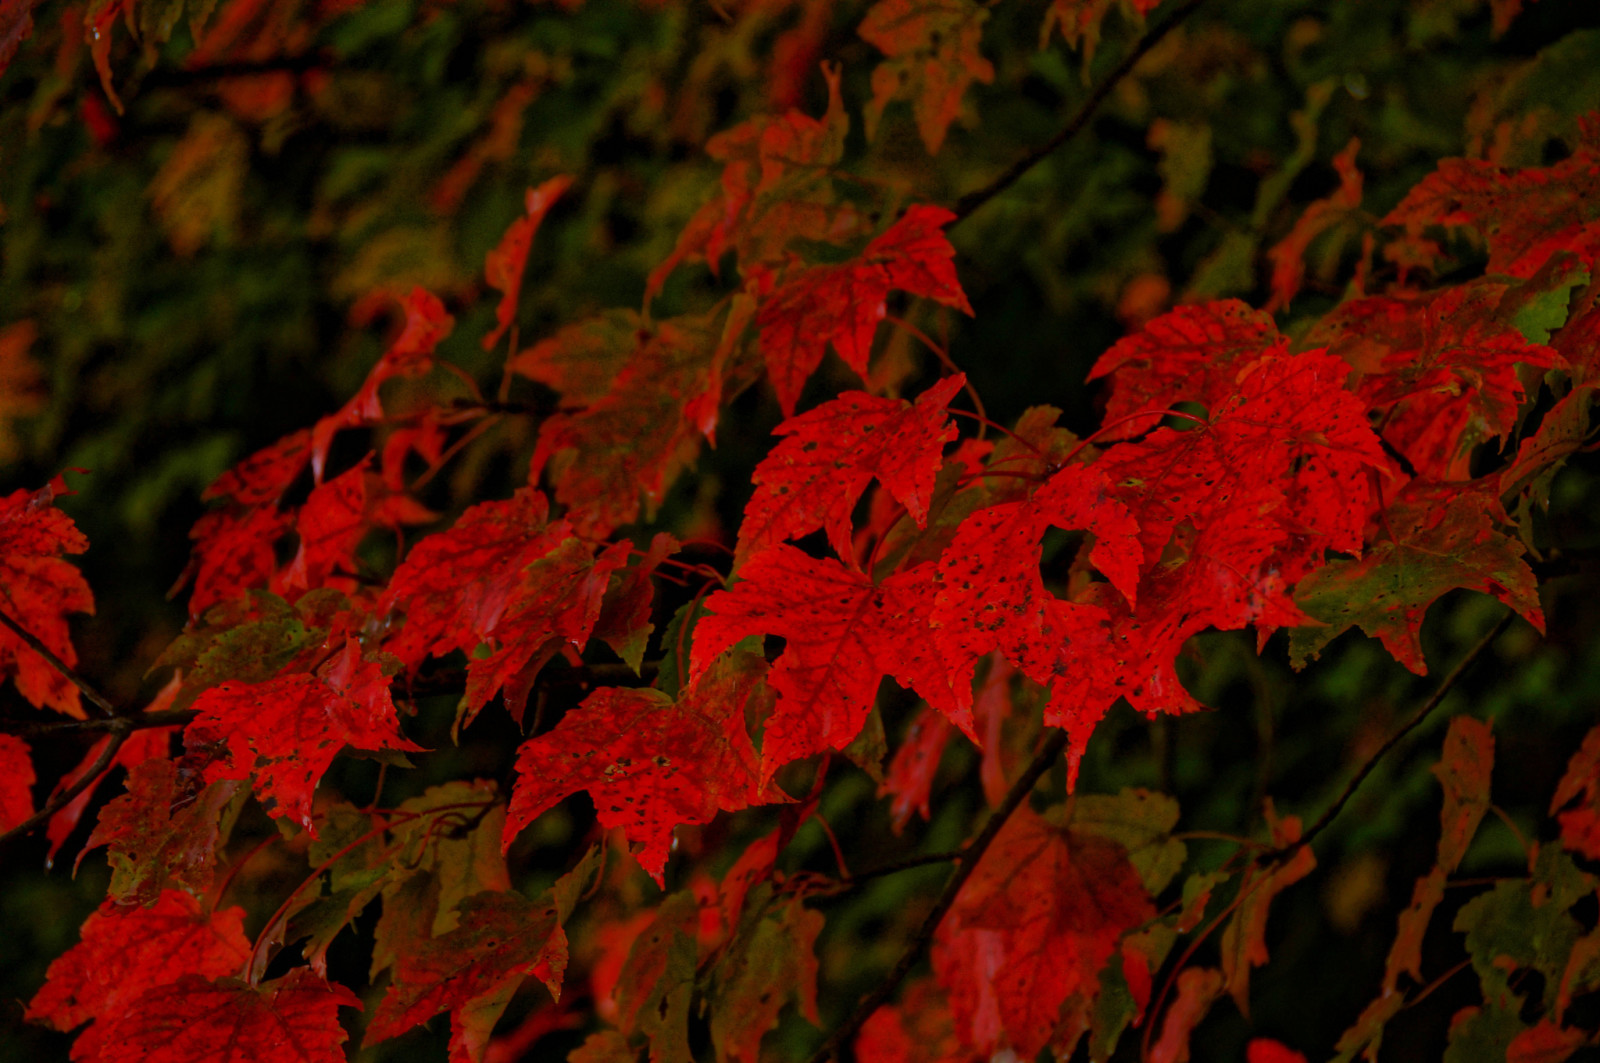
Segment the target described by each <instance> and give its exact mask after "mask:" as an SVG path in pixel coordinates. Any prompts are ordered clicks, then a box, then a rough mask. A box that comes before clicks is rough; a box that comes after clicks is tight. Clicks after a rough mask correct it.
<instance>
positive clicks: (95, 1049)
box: [26, 889, 250, 1060]
mask: <svg viewBox="0 0 1600 1063" xmlns="http://www.w3.org/2000/svg"><path fill="white" fill-rule="evenodd" d="M249 955H250V939H249V938H247V937H246V936H245V933H244V909H243V908H237V907H235V908H225V909H223V910H221V911H216V912H212V911H206V910H204V909H203V908H202V907H201V905H200V902H199V901H198V900H196V899H195V898H194V897H193V896H192V895H191V894H189V893H186V892H184V891H182V890H172V889H169V890H162V891H161V894H160V896H158V897H157V898H156V901H155V903H154V904H152V905H150V906H149V907H145V908H140V907H125V906H122V905H118V904H117V903H116V902H114V901H110V900H107V901H106V902H105V903H103V904H102V905H101V906H100V908H99V910H98V911H96V912H95V913H94V914H92V915H90V916H89V918H88V919H87V920H86V921H85V922H84V924H83V929H82V931H81V932H80V934H79V941H78V943H77V944H76V945H74V946H73V947H72V948H70V949H68V950H67V951H66V952H65V953H63V954H62V955H61V956H60V957H58V958H57V959H56V960H54V961H53V962H52V963H51V964H50V969H49V970H48V971H47V972H45V984H44V987H43V988H42V989H40V990H39V992H38V993H37V994H36V995H35V996H34V998H33V1000H32V1001H31V1002H30V1003H29V1004H28V1012H27V1015H26V1018H27V1019H28V1021H29V1022H38V1023H43V1024H45V1025H48V1026H50V1027H52V1028H54V1029H57V1030H61V1031H63V1032H65V1031H68V1030H71V1029H73V1028H75V1027H78V1026H82V1025H83V1024H84V1023H86V1022H87V1023H92V1025H91V1026H90V1027H89V1028H88V1029H87V1030H85V1031H84V1032H83V1033H82V1034H81V1035H79V1037H78V1040H77V1042H76V1043H75V1044H74V1045H73V1048H72V1058H73V1059H75V1060H79V1059H90V1060H92V1059H96V1058H99V1056H100V1054H101V1051H102V1049H103V1047H104V1041H105V1036H104V1035H105V1031H106V1028H107V1027H109V1026H111V1025H114V1024H115V1023H116V1022H117V1020H118V1017H119V1016H121V1015H122V1014H124V1013H125V1012H126V1010H127V1009H128V1007H129V1005H130V1004H132V1003H133V1001H135V1000H136V999H138V998H139V997H140V996H141V995H142V994H143V993H145V992H146V991H148V990H151V989H155V988H158V987H161V986H165V985H170V984H172V983H173V982H176V981H178V980H179V979H180V978H182V977H184V976H185V975H197V976H199V977H201V978H221V977H223V976H224V975H228V974H231V973H233V972H235V971H238V970H239V969H240V968H242V967H243V966H244V964H245V961H246V960H247V959H248V958H249Z"/></svg>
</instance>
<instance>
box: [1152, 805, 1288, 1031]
mask: <svg viewBox="0 0 1600 1063" xmlns="http://www.w3.org/2000/svg"><path fill="white" fill-rule="evenodd" d="M1267 820H1268V822H1269V823H1270V824H1271V826H1272V841H1273V844H1275V845H1289V844H1291V843H1293V842H1297V841H1299V840H1300V819H1299V817H1297V816H1285V817H1284V818H1283V819H1281V820H1278V819H1275V818H1274V817H1273V816H1272V814H1271V810H1270V808H1269V809H1268V815H1267ZM1316 866H1317V855H1316V853H1314V852H1312V851H1311V846H1309V845H1302V846H1300V847H1299V848H1297V849H1296V850H1295V851H1294V854H1293V855H1292V856H1290V857H1289V858H1288V860H1287V861H1285V862H1283V863H1277V864H1271V865H1269V866H1267V867H1265V868H1260V867H1255V866H1252V867H1251V868H1250V870H1249V871H1247V872H1246V873H1245V876H1244V879H1243V881H1241V882H1240V883H1239V894H1240V897H1241V900H1240V901H1239V907H1238V910H1237V911H1236V912H1235V913H1234V915H1233V918H1231V919H1229V920H1228V925H1227V926H1225V927H1223V930H1222V940H1221V942H1220V946H1219V947H1220V950H1221V952H1222V976H1223V980H1224V982H1223V984H1224V986H1225V987H1226V988H1227V990H1228V992H1230V993H1232V994H1233V1001H1234V1003H1235V1004H1237V1005H1238V1006H1239V1011H1240V1013H1241V1014H1243V1015H1246V1016H1248V1015H1249V1014H1250V969H1251V968H1252V967H1259V966H1261V965H1262V964H1263V963H1266V962H1267V960H1268V959H1269V958H1270V957H1269V955H1268V953H1267V912H1268V910H1269V909H1270V908H1271V906H1272V902H1273V901H1274V900H1275V899H1277V896H1278V894H1280V893H1282V892H1283V891H1284V890H1286V889H1288V888H1289V887H1290V886H1292V885H1294V884H1295V883H1296V882H1299V881H1300V880H1301V879H1303V878H1305V877H1306V876H1307V875H1309V874H1311V872H1312V871H1313V870H1315V869H1316ZM1179 989H1180V991H1181V990H1182V986H1179ZM1174 1007H1176V1005H1174Z"/></svg>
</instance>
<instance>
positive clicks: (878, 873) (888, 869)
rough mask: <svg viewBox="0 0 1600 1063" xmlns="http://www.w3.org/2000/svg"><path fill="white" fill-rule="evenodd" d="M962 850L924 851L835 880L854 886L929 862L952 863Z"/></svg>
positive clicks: (957, 858) (960, 855)
mask: <svg viewBox="0 0 1600 1063" xmlns="http://www.w3.org/2000/svg"><path fill="white" fill-rule="evenodd" d="M962 852H963V851H962V850H960V849H956V850H952V851H950V852H945V853H924V854H923V855H922V856H908V857H906V858H905V859H904V860H896V861H894V863H892V864H884V865H883V866H882V867H874V868H869V869H868V870H866V871H858V872H856V873H855V874H854V875H846V876H844V877H843V878H840V879H838V880H837V881H838V883H839V885H841V886H854V885H856V884H858V883H861V882H867V881H869V880H871V879H875V878H884V877H886V876H888V875H898V874H899V873H900V872H902V871H910V870H912V869H913V868H918V867H928V866H929V865H931V864H949V863H954V862H955V861H957V860H960V859H961V857H962Z"/></svg>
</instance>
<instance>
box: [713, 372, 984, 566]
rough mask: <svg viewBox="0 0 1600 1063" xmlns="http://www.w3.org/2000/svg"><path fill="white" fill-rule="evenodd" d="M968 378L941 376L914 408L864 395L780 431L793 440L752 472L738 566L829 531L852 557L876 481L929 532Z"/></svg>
mask: <svg viewBox="0 0 1600 1063" xmlns="http://www.w3.org/2000/svg"><path fill="white" fill-rule="evenodd" d="M965 382H966V377H965V376H964V375H960V374H958V375H956V376H952V377H947V378H946V379H944V380H941V381H940V382H939V383H938V384H935V385H934V386H933V387H931V388H929V389H928V390H927V391H925V392H923V393H922V394H921V395H920V396H918V397H917V401H916V404H915V405H913V404H911V403H909V402H905V401H902V400H898V399H882V398H877V397H876V396H873V395H868V394H866V393H864V392H860V391H849V392H845V393H844V394H843V395H840V396H839V397H838V398H836V399H833V400H831V401H829V402H826V403H823V404H822V405H821V406H818V407H817V408H816V409H814V410H808V411H806V412H805V413H803V414H801V415H799V416H798V417H791V418H789V419H788V420H786V421H784V422H783V423H782V424H780V425H778V427H777V428H775V429H773V434H774V435H779V436H783V437H785V438H784V439H783V441H782V442H780V443H779V444H778V445H777V446H775V447H773V448H772V450H771V451H769V452H768V453H767V456H766V457H765V458H763V459H762V460H761V463H760V464H759V465H757V466H756V468H755V472H754V473H753V474H752V475H751V479H752V481H753V482H754V483H755V485H756V489H755V493H754V494H752V495H751V496H750V501H749V502H748V503H747V504H746V505H745V507H744V521H743V522H742V523H741V524H740V526H739V544H738V548H737V550H736V551H735V553H734V563H735V564H742V563H743V562H744V561H746V560H748V559H749V557H750V555H751V554H753V553H755V552H757V551H759V550H761V549H762V548H764V547H766V546H769V545H771V544H772V543H776V542H780V541H782V540H785V539H797V538H799V537H801V536H802V535H806V534H808V533H810V532H813V531H815V530H817V529H818V528H826V529H827V533H828V542H829V544H830V545H832V546H833V548H834V551H835V552H836V553H837V554H838V555H839V556H840V557H841V558H845V559H847V560H848V559H850V558H851V556H852V552H851V549H850V530H851V529H850V514H851V512H852V511H853V510H854V509H855V505H856V503H857V502H858V501H859V500H860V498H861V494H862V492H863V491H865V490H866V487H867V485H868V484H869V483H870V482H871V481H872V479H873V478H874V477H876V478H877V479H878V480H879V481H880V482H882V483H883V485H884V487H885V488H887V489H888V491H889V493H890V494H891V495H892V496H893V497H894V498H895V500H896V501H898V502H899V503H900V504H901V505H902V506H904V507H905V510H906V512H907V513H908V514H909V515H910V516H911V519H912V520H914V521H916V522H917V525H918V527H923V526H926V524H927V518H928V502H929V500H930V497H931V496H932V494H933V481H934V476H935V474H936V473H937V472H938V471H939V466H940V463H941V462H940V451H941V450H943V448H944V444H946V443H948V442H950V441H951V440H952V439H954V438H955V437H956V429H955V426H954V425H953V424H951V423H950V420H949V418H948V417H947V416H946V414H945V405H946V404H947V403H949V401H950V399H951V398H953V397H954V396H955V394H956V392H958V391H960V390H961V387H962V385H963V384H964V383H965Z"/></svg>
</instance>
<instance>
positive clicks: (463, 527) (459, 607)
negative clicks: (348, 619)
mask: <svg viewBox="0 0 1600 1063" xmlns="http://www.w3.org/2000/svg"><path fill="white" fill-rule="evenodd" d="M549 516H550V507H549V503H548V502H546V500H545V497H544V495H543V494H541V493H539V492H538V491H535V490H532V489H531V488H523V489H522V490H520V491H518V492H517V493H516V494H514V495H513V496H512V497H510V498H508V499H505V500H503V501H494V502H480V503H478V504H477V505H475V506H473V507H471V508H470V509H468V510H467V511H466V512H465V513H463V514H462V515H461V517H460V518H459V519H458V520H457V521H456V522H455V524H454V525H452V526H451V527H450V528H449V529H447V530H445V531H442V532H436V533H434V534H433V535H430V536H428V537H426V538H424V539H422V540H421V541H419V542H418V543H417V544H416V545H415V546H413V547H412V548H411V550H410V552H409V553H407V554H406V557H405V560H404V561H402V562H401V563H400V564H399V566H398V567H397V568H396V569H395V572H394V575H393V576H392V577H390V579H389V587H388V590H387V591H385V592H384V595H383V597H382V599H381V600H380V601H379V603H378V611H379V612H380V613H387V612H389V611H391V610H394V609H396V608H403V609H404V612H405V625H404V626H403V627H402V628H401V629H400V631H399V633H398V634H396V635H394V636H392V637H391V638H390V639H389V640H388V641H386V642H385V643H384V646H383V648H384V649H385V650H386V651H387V652H389V653H392V654H394V655H395V656H397V657H399V658H400V660H401V662H402V663H404V664H405V666H406V667H407V668H408V669H410V670H412V671H415V670H416V669H417V668H418V666H420V665H421V664H422V662H423V661H424V660H426V659H427V658H428V657H430V656H433V657H440V656H443V655H445V654H447V653H450V652H451V651H453V650H463V651H465V652H468V653H470V652H472V650H474V649H475V648H476V647H477V646H478V644H479V643H481V642H483V641H484V640H485V639H487V638H488V637H489V634H490V633H491V632H492V631H493V630H494V629H495V627H496V625H498V624H499V623H500V620H501V618H502V617H503V616H504V615H505V612H506V608H507V606H508V605H509V604H510V603H511V599H512V597H513V596H514V594H515V592H516V587H517V577H518V574H519V573H521V572H522V570H523V569H525V568H527V567H528V566H529V565H530V564H532V563H533V562H535V561H537V560H538V559H539V558H541V557H544V556H545V555H546V554H548V553H549V552H550V551H551V550H552V549H554V548H555V547H556V546H557V545H558V544H560V543H561V541H562V540H563V539H565V538H567V536H568V535H569V534H570V531H569V529H568V528H567V525H566V524H565V522H560V521H558V522H556V523H555V524H551V523H549Z"/></svg>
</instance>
